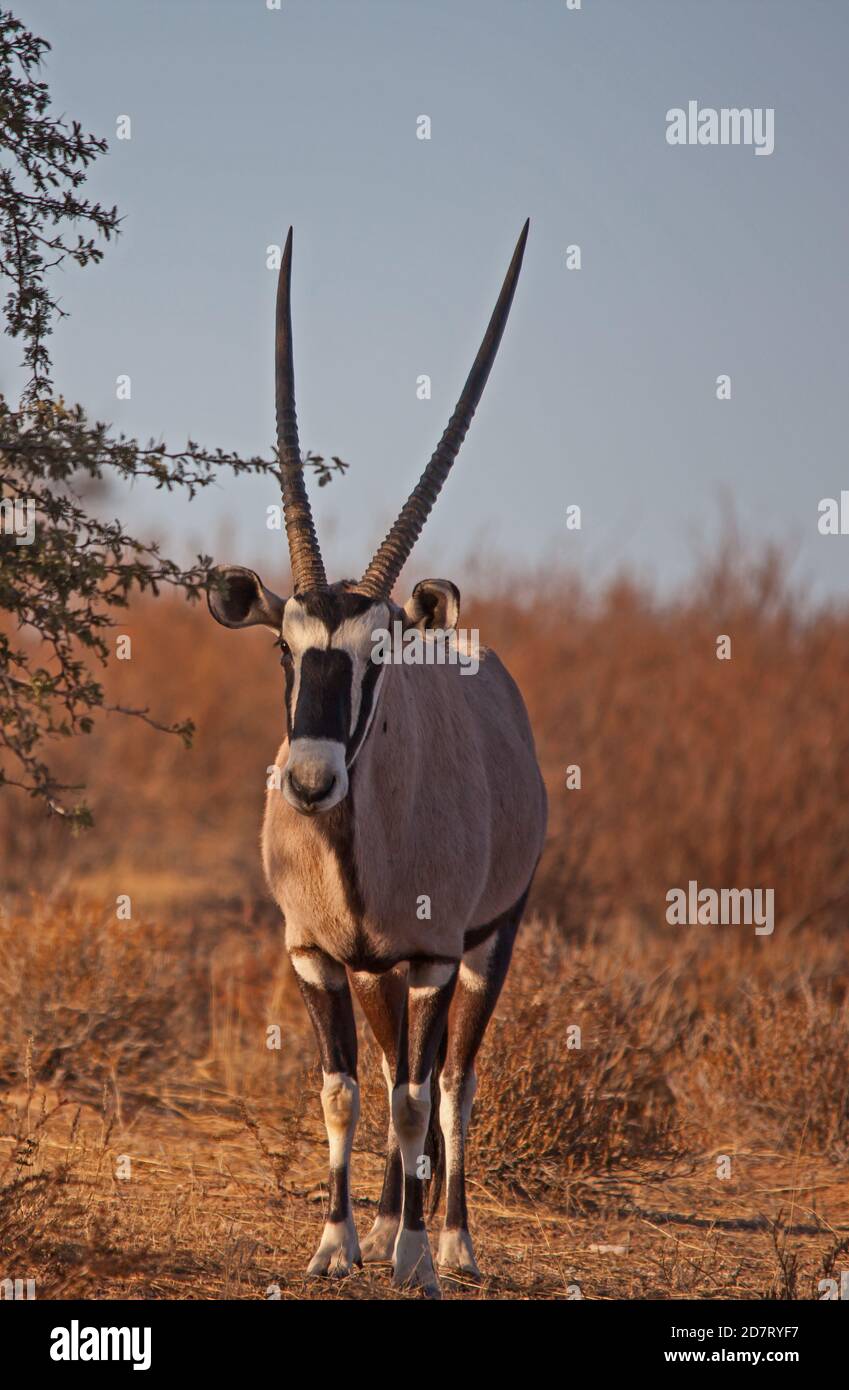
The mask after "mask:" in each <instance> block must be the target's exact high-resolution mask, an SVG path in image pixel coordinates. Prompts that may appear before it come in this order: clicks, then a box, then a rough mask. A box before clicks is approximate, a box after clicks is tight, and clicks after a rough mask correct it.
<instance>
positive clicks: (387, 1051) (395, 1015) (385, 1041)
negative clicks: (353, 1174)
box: [351, 968, 407, 1264]
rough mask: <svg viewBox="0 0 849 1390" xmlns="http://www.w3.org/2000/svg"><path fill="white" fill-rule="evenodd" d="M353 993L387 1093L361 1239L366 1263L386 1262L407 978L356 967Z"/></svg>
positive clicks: (394, 1213)
mask: <svg viewBox="0 0 849 1390" xmlns="http://www.w3.org/2000/svg"><path fill="white" fill-rule="evenodd" d="M351 983H352V985H353V987H354V993H355V995H356V996H357V998H358V1000H359V1001H360V1004H361V1006H362V1010H363V1013H364V1014H365V1016H366V1018H367V1020H368V1023H369V1026H370V1028H371V1030H372V1032H373V1033H374V1036H375V1039H376V1041H377V1044H378V1047H379V1048H380V1050H381V1052H382V1053H383V1076H384V1080H385V1081H386V1089H387V1092H388V1095H389V1130H388V1133H387V1139H386V1167H385V1168H384V1172H383V1189H382V1191H381V1194H380V1201H379V1202H378V1206H377V1216H376V1217H375V1220H374V1225H373V1226H372V1228H371V1230H370V1231H369V1233H368V1235H367V1236H366V1237H365V1239H364V1240H363V1243H362V1254H363V1260H364V1261H365V1263H366V1264H381V1263H386V1264H388V1263H390V1262H391V1260H392V1256H393V1253H394V1250H395V1238H396V1236H397V1235H398V1227H399V1226H400V1224H401V1207H402V1204H403V1187H404V1170H403V1165H402V1162H401V1149H400V1146H399V1144H398V1136H397V1134H396V1133H395V1126H394V1124H393V1123H392V1088H393V1086H394V1084H395V1075H396V1070H397V1066H398V1041H399V1038H400V1033H401V1024H402V1020H403V1018H404V1006H405V1003H406V998H407V981H406V977H405V974H404V972H403V971H399V970H398V969H397V968H396V969H394V970H387V971H385V972H384V973H383V974H382V975H375V974H372V973H371V972H369V971H365V970H359V971H356V972H352V973H351Z"/></svg>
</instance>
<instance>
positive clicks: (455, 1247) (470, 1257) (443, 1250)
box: [436, 1231, 483, 1282]
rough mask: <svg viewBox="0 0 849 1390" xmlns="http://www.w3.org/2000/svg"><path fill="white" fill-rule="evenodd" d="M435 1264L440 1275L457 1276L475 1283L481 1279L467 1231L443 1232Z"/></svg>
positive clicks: (470, 1238)
mask: <svg viewBox="0 0 849 1390" xmlns="http://www.w3.org/2000/svg"><path fill="white" fill-rule="evenodd" d="M436 1262H437V1264H438V1265H439V1272H440V1274H459V1275H462V1277H463V1278H465V1279H474V1280H475V1281H476V1282H480V1280H481V1279H482V1278H483V1275H482V1274H481V1272H480V1270H479V1269H478V1266H477V1261H476V1260H475V1252H474V1249H473V1247H472V1237H471V1236H470V1235H469V1233H468V1231H443V1232H442V1234H441V1235H440V1237H439V1254H438V1255H437V1257H436Z"/></svg>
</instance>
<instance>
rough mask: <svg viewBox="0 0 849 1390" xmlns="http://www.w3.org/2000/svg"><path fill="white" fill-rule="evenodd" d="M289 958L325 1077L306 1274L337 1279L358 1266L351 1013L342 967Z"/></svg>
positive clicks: (356, 1095)
mask: <svg viewBox="0 0 849 1390" xmlns="http://www.w3.org/2000/svg"><path fill="white" fill-rule="evenodd" d="M290 956H291V961H292V964H293V966H294V968H295V973H296V975H297V977H298V984H299V986H300V990H301V994H302V995H303V997H304V1003H305V1004H306V1006H307V1012H308V1013H309V1016H310V1018H311V1019H312V1025H313V1028H314V1029H315V1036H316V1040H317V1042H318V1051H319V1056H320V1057H321V1069H322V1073H323V1076H324V1084H323V1085H322V1088H321V1108H322V1110H323V1111H324V1123H325V1125H326V1127H327V1141H328V1145H329V1148H330V1182H329V1193H330V1195H329V1203H328V1211H327V1220H326V1222H325V1226H324V1231H323V1232H322V1236H321V1241H320V1243H319V1247H318V1249H317V1250H316V1252H315V1254H314V1255H313V1257H312V1259H311V1260H310V1263H309V1265H308V1267H307V1274H308V1275H311V1276H313V1277H315V1276H318V1275H323V1274H330V1275H335V1276H336V1277H341V1276H342V1275H345V1274H350V1273H351V1270H352V1269H353V1267H354V1265H358V1264H362V1259H361V1257H360V1244H359V1241H358V1239H357V1231H356V1227H355V1226H354V1218H353V1215H352V1212H351V1198H350V1191H349V1171H350V1163H351V1149H352V1147H353V1143H354V1131H355V1129H356V1127H357V1119H358V1118H359V1113H360V1088H359V1086H358V1084H357V1029H356V1024H355V1022H354V1010H353V1006H352V1004H351V992H350V990H349V988H348V977H347V975H346V973H345V968H344V966H342V965H339V964H338V962H337V961H334V960H332V959H331V957H330V956H327V955H325V953H324V952H323V951H317V950H311V951H292V952H291V953H290Z"/></svg>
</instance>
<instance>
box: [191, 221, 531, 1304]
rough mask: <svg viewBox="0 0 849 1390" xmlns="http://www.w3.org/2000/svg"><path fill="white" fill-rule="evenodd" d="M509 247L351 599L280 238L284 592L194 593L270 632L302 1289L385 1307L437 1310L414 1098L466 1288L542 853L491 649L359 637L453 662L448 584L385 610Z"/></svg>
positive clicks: (483, 371)
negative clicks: (442, 412) (310, 1099)
mask: <svg viewBox="0 0 849 1390" xmlns="http://www.w3.org/2000/svg"><path fill="white" fill-rule="evenodd" d="M527 234H528V224H527V223H525V226H524V228H523V229H522V234H521V236H520V237H519V241H518V244H517V246H516V249H515V252H514V254H513V259H512V261H511V263H510V268H509V270H508V272H507V276H506V279H505V281H504V284H503V286H502V289H501V293H500V295H499V297H498V302H497V304H496V306H495V310H494V312H493V315H492V318H491V319H490V322H489V326H488V327H487V330H486V334H485V336H484V339H483V342H482V344H481V347H480V350H479V352H478V354H477V357H476V358H475V362H474V365H473V367H472V370H471V372H470V373H469V376H468V379H467V381H466V384H465V386H464V387H463V391H462V394H461V396H460V399H459V401H458V403H457V408H456V410H455V411H454V414H453V415H452V417H451V419H450V421H449V424H448V427H447V428H446V430H445V432H444V434H443V436H442V439H441V440H440V442H439V444H438V446H437V448H436V451H435V453H434V454H433V457H432V458H431V460H430V462H429V463H428V465H427V467H426V469H425V471H424V473H423V474H422V476H421V478H420V480H419V482H418V483H417V484H416V486H415V487H414V489H413V491H412V493H411V494H410V496H409V498H408V499H407V501H406V502H405V503H404V506H403V507H402V509H401V512H400V514H399V516H398V519H397V521H396V522H395V524H394V525H393V526H392V528H391V530H390V531H389V533H388V535H387V536H386V539H385V540H384V541H383V542H382V544H381V545H380V546H379V548H378V550H377V551H376V553H375V555H374V558H373V559H372V560H371V562H370V564H369V565H368V568H367V569H366V571H365V573H364V575H363V577H362V579H361V580H360V581H359V582H358V583H356V582H354V581H353V580H343V581H341V582H338V583H332V584H331V583H328V581H327V579H326V577H325V572H324V563H323V561H322V557H321V551H320V549H319V545H318V541H317V539H316V533H315V529H314V526H313V521H312V514H311V511H310V505H309V500H308V498H307V493H306V488H305V485H304V471H303V461H302V457H301V452H300V447H299V443H298V427H297V420H296V415H295V391H294V368H293V358H292V320H291V309H290V286H291V268H292V232H291V229H290V231H289V235H288V238H287V241H286V247H285V251H284V255H283V260H282V263H281V267H280V276H279V282H278V289H277V315H276V404H277V449H278V457H279V464H280V482H281V488H282V496H283V510H284V519H285V525H286V535H287V539H288V544H289V557H290V561H291V567H292V578H293V592H292V595H291V597H290V598H279V597H278V596H277V594H275V593H272V592H271V590H269V589H267V588H266V587H265V585H264V584H263V583H262V580H261V579H260V578H259V576H258V575H257V574H255V573H254V571H253V570H249V569H244V568H242V567H239V566H220V567H218V568H217V569H216V570H215V571H214V572H213V578H212V580H211V583H210V587H209V607H210V610H211V612H212V615H213V617H214V618H216V619H217V620H218V622H220V623H223V624H224V626H225V627H250V626H252V625H254V624H264V625H265V626H266V627H268V628H270V629H271V630H272V631H273V632H274V633H275V634H276V637H277V639H278V642H279V645H280V650H281V661H282V666H283V673H284V677H285V697H284V701H285V716H286V738H285V740H284V742H283V743H282V745H281V747H280V750H279V752H278V754H277V758H276V762H275V768H276V769H277V774H276V780H277V782H278V785H277V786H276V787H275V786H274V785H271V787H270V789H269V791H268V794H267V800H266V808H265V820H264V824H263V831H262V855H263V864H264V868H265V874H266V878H267V880H268V884H269V887H270V889H271V892H272V894H273V896H274V898H275V899H276V901H277V903H278V905H279V907H280V910H281V912H282V914H283V917H284V919H285V941H286V949H287V951H288V953H289V956H290V959H291V962H292V965H293V967H294V970H295V974H296V976H297V980H298V985H299V987H300V991H301V993H302V995H303V998H304V1002H305V1004H306V1008H307V1011H308V1013H309V1016H310V1018H311V1020H312V1024H313V1027H314V1029H315V1034H316V1039H317V1042H318V1051H319V1055H320V1058H321V1066H322V1072H323V1078H324V1079H323V1086H322V1091H321V1103H322V1109H323V1112H324V1119H325V1123H326V1126H327V1136H328V1142H329V1148H330V1181H329V1199H328V1211H327V1219H326V1224H325V1226H324V1230H323V1233H322V1236H321V1241H320V1243H319V1246H318V1250H317V1251H316V1253H315V1255H314V1256H313V1259H312V1260H311V1262H310V1264H309V1267H308V1271H307V1272H308V1273H309V1274H311V1275H326V1274H330V1275H344V1274H348V1273H350V1272H351V1270H352V1268H353V1267H354V1266H355V1265H358V1264H361V1263H362V1261H363V1260H365V1261H375V1262H377V1261H386V1262H389V1261H392V1264H393V1281H394V1283H395V1284H396V1285H397V1286H399V1287H419V1288H422V1289H424V1290H425V1291H426V1293H427V1294H428V1295H430V1296H438V1295H439V1281H438V1278H437V1275H436V1272H435V1270H434V1265H433V1260H432V1258H431V1251H430V1246H429V1243H428V1237H427V1231H426V1229H425V1220H424V1217H425V1203H424V1182H425V1180H426V1178H427V1176H428V1167H429V1162H430V1155H429V1154H427V1153H426V1144H430V1145H431V1146H432V1145H433V1143H434V1140H435V1139H438V1138H439V1135H438V1131H437V1129H436V1117H437V1116H436V1114H434V1116H433V1117H432V1116H431V1101H432V1098H433V1108H434V1111H435V1112H437V1113H438V1122H439V1129H440V1130H441V1136H442V1143H438V1144H437V1146H436V1148H437V1151H438V1157H439V1165H438V1177H439V1181H440V1183H441V1179H442V1176H443V1173H444V1177H445V1184H446V1192H445V1222H444V1226H443V1229H442V1232H441V1235H440V1239H439V1250H438V1256H437V1264H438V1267H439V1269H440V1270H442V1271H445V1272H448V1271H450V1272H457V1273H460V1274H461V1275H463V1276H465V1277H466V1278H468V1277H473V1278H479V1277H480V1276H479V1271H478V1268H477V1265H476V1262H475V1256H474V1251H473V1247H472V1240H471V1237H470V1235H469V1229H468V1215H467V1209H466V1192H465V1175H464V1145H465V1139H466V1132H467V1128H468V1124H469V1118H470V1115H471V1110H472V1101H473V1099H474V1094H475V1088H476V1082H475V1070H474V1064H475V1057H476V1054H477V1052H478V1049H479V1047H480V1044H481V1040H482V1038H483V1035H484V1031H485V1029H486V1026H487V1024H488V1022H489V1019H490V1017H491V1015H492V1012H493V1009H494V1007H495V1004H496V1001H497V999H498V996H499V993H500V991H501V987H502V985H503V983H504V979H505V976H506V974H507V969H508V966H509V964H510V957H511V954H512V950H513V942H514V939H515V936H516V932H517V930H518V927H519V922H520V920H521V917H522V912H523V909H524V906H525V901H526V899H527V896H528V890H529V888H530V885H531V880H532V878H533V875H534V871H535V869H536V865H537V862H538V860H539V857H540V854H541V852H542V847H543V841H544V839H545V831H546V817H547V805H546V795H545V789H544V786H543V781H542V776H541V774H540V771H539V767H538V765H537V759H536V753H535V750H534V742H533V736H532V733H531V729H530V724H529V722H528V716H527V713H526V711H525V706H524V703H523V701H522V697H521V695H520V694H519V691H518V689H517V687H516V685H515V684H514V682H513V680H512V678H511V677H510V675H509V674H508V673H507V671H506V670H505V668H504V666H502V664H501V662H500V661H499V659H498V657H497V656H496V655H495V653H494V652H491V651H487V650H484V651H481V653H480V660H479V666H478V668H477V669H476V670H475V671H474V672H473V673H472V672H470V670H469V669H464V668H463V665H462V663H461V662H459V661H457V660H454V661H452V660H442V661H440V660H438V659H437V660H431V659H429V658H426V659H424V660H421V661H420V662H418V663H417V664H415V663H408V662H406V661H398V660H397V659H396V658H394V657H393V659H391V660H389V661H387V660H378V659H376V658H375V655H374V653H375V648H376V643H375V638H376V635H377V634H379V633H387V632H394V633H395V634H396V638H397V634H399V633H403V635H404V637H405V638H406V636H408V635H409V630H410V629H411V628H415V629H417V631H418V633H419V634H420V637H421V647H422V650H424V651H427V646H428V644H429V643H430V644H433V643H437V642H448V643H450V642H451V641H456V627H457V622H458V618H459V604H460V595H459V591H458V589H457V588H456V586H455V585H454V584H452V583H450V582H449V581H448V580H445V579H423V580H421V581H420V582H419V583H418V584H416V586H415V588H414V589H413V592H412V596H411V597H410V598H409V599H408V600H407V602H406V603H405V604H404V607H403V608H401V607H399V606H398V605H397V604H396V603H395V602H394V601H393V598H392V590H393V587H394V585H395V582H396V580H397V579H398V576H399V574H400V572H401V569H402V568H403V566H404V563H405V561H406V560H407V557H408V556H409V554H410V552H411V550H412V549H413V546H414V544H415V542H416V540H417V538H418V536H419V534H420V532H421V529H422V527H423V526H424V523H425V521H426V519H427V517H428V514H429V513H430V510H431V508H432V507H433V504H434V502H435V501H436V497H437V494H438V493H439V491H440V489H441V487H442V485H443V483H444V482H445V479H446V478H447V476H448V472H449V470H450V468H451V465H452V463H453V462H454V459H455V457H456V455H457V452H458V450H459V448H460V445H461V444H462V442H463V439H464V438H465V435H466V431H467V430H468V427H469V424H470V422H471V419H472V416H473V415H474V412H475V410H476V408H477V405H478V402H479V401H480V398H481V395H482V392H483V389H484V386H485V385H486V381H487V378H488V376H489V373H490V369H491V367H492V364H493V361H494V359H495V355H496V353H497V351H498V346H499V343H500V341H501V336H502V333H503V331H504V326H505V323H506V321H507V316H508V314H509V312H510V305H511V303H512V300H513V293H514V291H515V288H516V281H517V279H518V276H519V270H520V268H521V264H522V256H523V254H524V249H525V241H526V239H527ZM413 640H414V642H415V641H417V640H419V639H418V638H414V639H413ZM274 781H275V778H271V779H270V783H272V784H273V783H274ZM352 988H353V992H354V994H355V995H356V997H357V998H358V1000H359V1001H360V1004H361V1005H362V1009H363V1012H364V1013H365V1016H366V1018H367V1020H368V1022H369V1024H370V1025H371V1028H372V1030H373V1032H374V1035H375V1037H376V1039H377V1042H378V1044H379V1046H380V1048H381V1050H382V1053H383V1072H384V1076H385V1079H386V1084H387V1087H388V1090H389V1094H390V1101H391V1104H390V1111H391V1120H390V1125H389V1137H388V1145H387V1157H386V1169H385V1174H384V1180H383V1190H382V1193H381V1197H380V1202H379V1205H378V1211H377V1216H376V1219H375V1221H374V1225H373V1226H372V1229H371V1230H370V1231H369V1233H368V1235H367V1236H366V1237H365V1239H364V1241H363V1244H362V1249H361V1247H360V1243H359V1240H358V1237H357V1231H356V1227H355V1225H354V1218H353V1215H352V1210H351V1198H350V1193H349V1182H348V1175H349V1166H350V1159H351V1150H352V1146H353V1140H354V1130H355V1127H356V1123H357V1117H358V1114H359V1108H360V1101H359V1086H358V1082H357V1031H356V1024H355V1019H354V1010H353V1003H352V995H351V989H352ZM433 1176H434V1178H435V1179H436V1177H437V1173H436V1172H434V1175H433ZM434 1187H438V1184H437V1183H436V1182H434ZM437 1197H438V1191H437Z"/></svg>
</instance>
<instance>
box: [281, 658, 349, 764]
mask: <svg viewBox="0 0 849 1390" xmlns="http://www.w3.org/2000/svg"><path fill="white" fill-rule="evenodd" d="M352 678H353V667H352V665H351V658H350V656H349V655H348V653H347V652H343V651H339V650H338V648H331V650H330V651H320V650H319V648H318V647H309V648H308V649H307V650H306V651H305V652H304V654H303V656H302V657H301V683H300V688H299V690H298V707H297V709H296V710H295V713H294V719H293V721H292V735H291V736H292V738H293V739H296V738H327V739H333V740H334V741H335V742H337V743H347V742H348V729H349V728H350V725H351V681H352Z"/></svg>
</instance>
